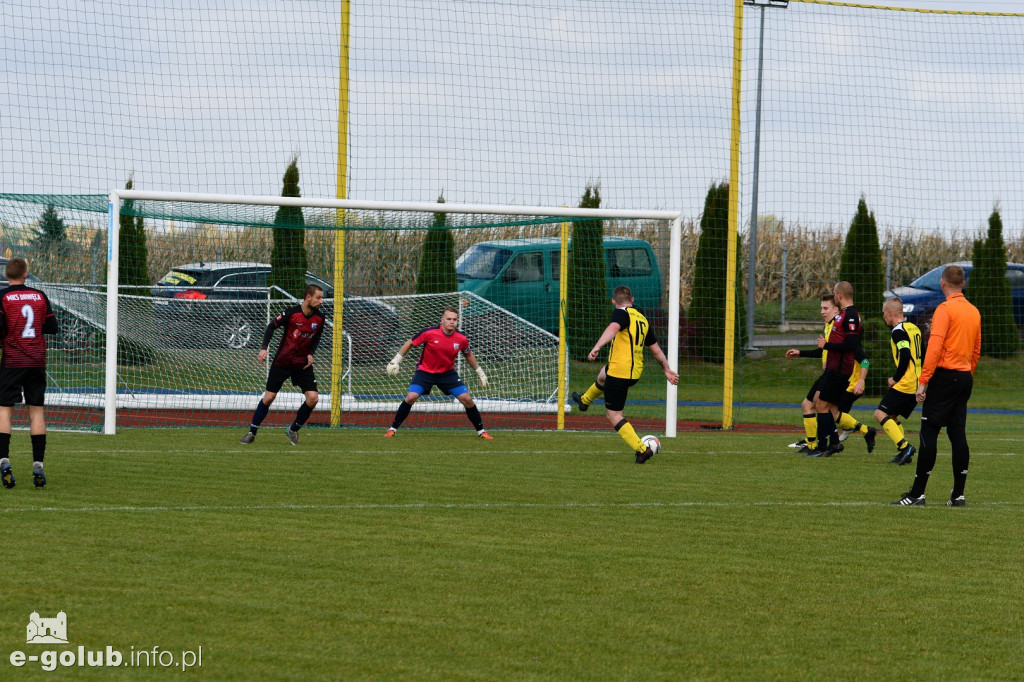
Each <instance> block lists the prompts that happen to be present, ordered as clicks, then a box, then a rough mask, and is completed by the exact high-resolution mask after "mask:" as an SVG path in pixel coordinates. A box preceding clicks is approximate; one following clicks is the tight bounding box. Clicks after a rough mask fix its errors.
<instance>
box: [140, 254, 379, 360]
mask: <svg viewBox="0 0 1024 682" xmlns="http://www.w3.org/2000/svg"><path fill="white" fill-rule="evenodd" d="M269 277H270V265H268V264H266V263H248V262H214V263H187V264H185V265H180V266H178V267H176V268H173V269H172V270H171V271H170V272H168V273H167V274H166V275H164V276H163V277H162V278H161V279H160V281H159V282H157V283H156V286H154V287H153V288H152V296H153V300H154V304H155V305H154V309H155V310H154V312H155V315H156V317H157V319H158V320H160V321H161V323H162V324H163V325H164V328H165V329H166V330H168V331H169V332H170V334H171V335H172V337H175V338H178V339H179V341H182V342H183V341H186V340H191V341H192V343H183V345H199V346H203V345H212V346H214V347H220V348H233V349H242V348H248V347H258V346H259V343H260V340H261V339H262V337H263V331H264V330H265V329H266V327H267V323H268V322H269V317H270V316H271V315H276V314H277V313H278V312H280V311H281V310H283V309H284V307H285V306H286V305H288V304H289V303H288V302H287V301H282V300H280V299H281V296H280V295H279V294H278V295H275V292H273V291H272V290H271V289H269V288H268V286H267V284H268V280H269ZM306 283H307V284H316V285H318V286H320V287H321V288H322V289H323V290H324V303H323V305H322V306H321V309H322V310H323V312H324V313H326V314H327V316H328V318H331V317H332V314H333V311H334V287H333V286H331V284H330V283H329V282H327V281H326V280H324V279H322V278H320V277H317V276H316V275H314V274H312V273H309V272H307V273H306ZM345 318H346V321H347V320H356V321H358V323H357V324H346V325H345V331H346V332H348V333H349V334H350V335H351V337H352V344H351V348H352V354H353V359H354V360H356V361H359V362H366V361H378V360H382V359H385V360H386V359H387V357H390V355H388V353H389V352H392V351H393V349H392V346H395V345H396V339H397V337H398V328H399V320H398V314H397V313H396V311H395V309H394V307H393V306H391V305H388V304H387V303H384V302H383V301H379V300H376V299H373V298H359V297H346V298H345ZM198 329H206V330H209V335H208V337H205V341H206V343H205V344H204V343H203V342H201V341H200V338H201V335H200V334H199V333H198V332H197V330H198ZM385 356H387V357H385Z"/></svg>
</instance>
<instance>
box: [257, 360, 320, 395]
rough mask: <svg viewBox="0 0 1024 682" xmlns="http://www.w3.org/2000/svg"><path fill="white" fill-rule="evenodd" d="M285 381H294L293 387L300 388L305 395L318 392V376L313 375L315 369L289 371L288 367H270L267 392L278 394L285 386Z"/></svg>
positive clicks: (306, 368)
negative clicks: (309, 392)
mask: <svg viewBox="0 0 1024 682" xmlns="http://www.w3.org/2000/svg"><path fill="white" fill-rule="evenodd" d="M285 379H291V380H292V386H298V387H299V388H300V389H302V392H303V393H306V392H308V391H314V392H316V393H319V391H317V390H316V375H315V374H313V367H312V366H310V367H305V368H303V369H288V368H287V367H278V366H277V365H271V366H270V373H269V374H268V375H267V391H269V392H270V393H277V392H278V391H280V390H281V387H282V386H284V382H285Z"/></svg>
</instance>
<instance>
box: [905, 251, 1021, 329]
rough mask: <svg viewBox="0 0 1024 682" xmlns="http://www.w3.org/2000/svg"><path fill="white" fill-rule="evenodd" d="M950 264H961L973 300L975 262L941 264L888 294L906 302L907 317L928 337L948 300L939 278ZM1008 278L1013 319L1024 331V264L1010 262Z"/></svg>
mask: <svg viewBox="0 0 1024 682" xmlns="http://www.w3.org/2000/svg"><path fill="white" fill-rule="evenodd" d="M949 265H959V266H960V267H962V268H963V269H964V280H965V282H966V289H965V293H966V295H967V297H968V299H970V295H971V286H970V280H971V269H972V264H971V261H960V262H958V263H946V264H945V265H940V266H939V267H937V268H935V269H934V270H929V271H928V272H926V273H925V274H923V275H921V276H920V277H918V278H917V279H915V280H914V281H913V282H911V283H910V284H909V285H908V286H905V287H896V288H895V289H893V290H892V291H886V292H885V296H886V297H887V298H888V297H889V296H899V297H900V298H901V299H902V300H903V314H904V315H906V317H907V319H908V320H910V321H911V322H913V323H914V324H916V325H917V326H918V327H919V328H920V329H921V333H922V334H923V335H924V336H928V333H929V331H930V330H931V322H932V314H933V313H934V312H935V308H937V307H938V305H939V304H940V303H942V302H943V301H944V300H946V297H945V296H943V295H942V289H941V288H940V287H939V279H940V278H941V277H942V271H943V270H944V269H945V268H946V267H947V266H949ZM1006 279H1008V280H1009V281H1010V293H1011V296H1012V298H1013V319H1014V321H1016V323H1017V326H1018V327H1021V328H1024V264H1021V263H1007V265H1006Z"/></svg>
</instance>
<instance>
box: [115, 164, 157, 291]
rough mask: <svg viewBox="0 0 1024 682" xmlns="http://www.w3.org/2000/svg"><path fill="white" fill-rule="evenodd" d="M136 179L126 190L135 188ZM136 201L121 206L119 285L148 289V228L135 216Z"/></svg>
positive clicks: (128, 184) (118, 255)
mask: <svg viewBox="0 0 1024 682" xmlns="http://www.w3.org/2000/svg"><path fill="white" fill-rule="evenodd" d="M134 180H135V179H134V177H129V178H128V182H126V183H125V185H124V188H125V189H131V188H132V187H133V186H134ZM134 212H135V201H134V200H132V199H128V200H126V201H125V202H124V203H123V204H122V206H121V217H120V224H119V225H118V241H119V247H118V253H117V283H118V284H119V285H121V286H127V287H130V288H134V287H148V286H149V285H150V281H149V251H148V249H147V247H146V227H145V223H144V222H143V218H142V216H141V215H138V216H136V215H133V213H134ZM126 293H128V294H139V293H140V291H138V290H131V289H130V290H129V291H127V292H126Z"/></svg>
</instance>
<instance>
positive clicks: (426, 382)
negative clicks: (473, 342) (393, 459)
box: [384, 308, 494, 440]
mask: <svg viewBox="0 0 1024 682" xmlns="http://www.w3.org/2000/svg"><path fill="white" fill-rule="evenodd" d="M458 326H459V311H458V310H456V309H455V308H445V309H444V314H443V315H442V316H441V324H440V325H438V326H436V327H427V328H426V329H424V330H423V331H421V332H420V333H419V334H417V335H416V336H414V337H412V338H411V339H409V340H408V341H406V342H405V343H404V344H402V349H401V350H400V351H398V355H396V356H395V357H394V358H393V359H392V360H391V362H389V363H388V367H387V373H388V376H390V377H394V376H398V369H399V365H400V364H401V363H402V358H403V357H405V354H406V353H408V352H409V351H410V350H411V349H412V347H413V346H423V351H422V352H421V353H420V359H419V362H417V363H416V372H415V374H413V375H412V381H411V382H409V394H408V395H407V396H405V400H403V401H402V402H401V404H399V406H398V411H397V412H395V419H394V421H392V422H391V428H390V429H388V430H387V433H385V434H384V437H385V438H391V437H392V436H394V435H395V431H397V430H398V427H399V426H401V425H402V422H404V421H405V418H406V417H408V416H409V411H410V410H412V406H413V403H415V402H416V401H417V400H419V399H420V396H421V395H427V394H429V393H430V389H431V388H433V387H434V386H437V387H438V388H439V389H441V391H442V392H444V393H445V394H446V395H450V396H454V397H455V399H456V400H458V401H459V402H460V403H462V406H463V407H465V408H466V416H467V417H469V421H470V423H472V424H473V428H475V429H476V433H477V435H478V436H480V437H481V438H483V439H485V440H494V438H493V437H492V436H491V435H490V434H489V433H487V430H486V429H484V420H483V417H481V416H480V410H478V409H476V403H474V402H473V398H472V397H471V396H470V395H469V389H468V388H466V385H465V384H464V383H462V379H460V378H459V373H458V372H456V371H455V358H456V357H458V355H459V353H462V354H463V355H464V356H465V357H466V362H468V363H469V366H470V367H472V368H473V369H474V370H476V376H477V378H478V379H479V380H480V385H481V386H483V387H484V388H487V375H486V374H484V370H483V368H482V367H480V365H479V364H477V361H476V358H475V357H473V353H472V351H470V350H469V339H468V338H466V335H465V334H463V333H462V332H460V331H459V330H458V329H456V327H458Z"/></svg>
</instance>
